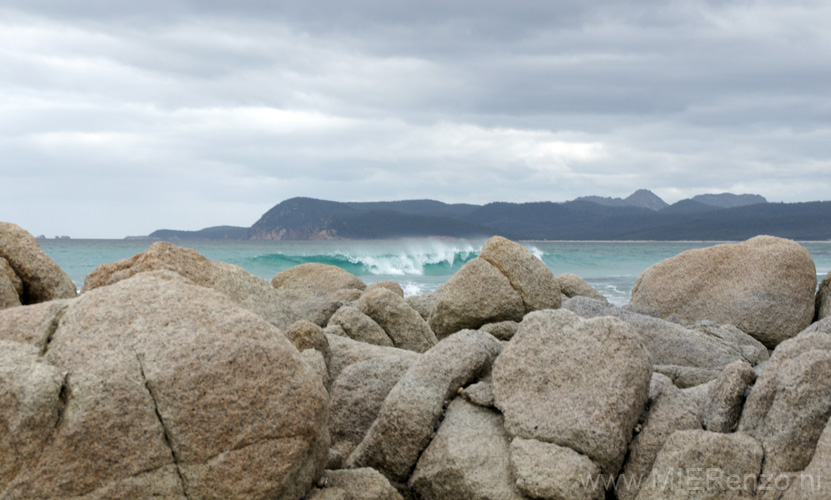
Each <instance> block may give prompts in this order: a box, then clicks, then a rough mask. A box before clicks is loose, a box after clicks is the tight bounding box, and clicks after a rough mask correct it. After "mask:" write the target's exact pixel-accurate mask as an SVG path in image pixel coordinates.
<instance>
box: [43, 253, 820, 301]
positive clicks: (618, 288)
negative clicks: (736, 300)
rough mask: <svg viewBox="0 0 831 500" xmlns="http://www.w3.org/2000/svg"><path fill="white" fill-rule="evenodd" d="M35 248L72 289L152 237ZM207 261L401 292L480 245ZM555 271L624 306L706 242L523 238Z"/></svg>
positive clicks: (436, 276) (440, 278)
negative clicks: (317, 272) (638, 288)
mask: <svg viewBox="0 0 831 500" xmlns="http://www.w3.org/2000/svg"><path fill="white" fill-rule="evenodd" d="M39 243H40V246H41V248H43V250H44V251H45V252H46V253H47V254H48V255H49V256H50V257H52V259H54V260H55V262H57V263H58V265H60V266H61V268H63V270H64V271H66V273H67V274H68V275H69V277H70V278H71V279H72V281H73V282H74V283H75V286H76V287H77V288H78V289H81V287H82V286H83V284H84V278H85V277H86V275H87V274H89V273H90V272H92V270H94V269H95V268H96V267H98V266H99V265H101V264H106V263H110V262H115V261H117V260H120V259H123V258H126V257H131V256H133V255H135V254H137V253H140V252H143V251H144V250H145V249H147V247H149V246H150V245H151V244H152V243H153V241H151V240H40V241H39ZM174 243H175V244H177V245H179V246H183V247H188V248H193V249H195V250H196V251H198V252H199V253H201V254H202V255H204V256H206V257H208V258H209V259H212V260H216V261H221V262H228V263H230V264H236V265H238V266H240V267H242V268H244V269H246V270H247V271H248V272H250V273H252V274H254V275H257V276H260V277H262V278H264V279H266V280H269V281H271V278H273V277H274V275H275V274H277V273H279V272H280V271H283V270H286V269H288V268H290V267H293V266H296V265H299V264H304V263H307V262H320V263H323V264H332V265H335V266H338V267H341V268H343V269H345V270H347V271H349V272H351V273H353V274H355V275H356V276H358V277H359V278H361V279H362V280H363V281H364V282H365V283H367V284H369V283H374V282H376V281H387V280H392V281H396V282H398V283H399V284H400V285H401V287H402V288H403V289H404V292H405V294H406V295H419V294H422V293H426V292H429V291H432V290H435V289H436V288H437V287H439V286H440V285H441V284H443V283H444V282H446V281H447V280H448V279H449V278H450V276H452V275H453V273H455V272H456V271H458V270H459V269H460V268H461V267H462V266H463V265H464V264H465V263H466V262H467V261H469V260H471V259H473V258H475V257H476V256H477V255H478V253H479V250H480V249H481V248H482V245H483V244H484V243H485V240H444V239H399V240H380V241H367V240H361V241H357V240H356V241H177V242H174ZM520 243H521V244H522V245H524V246H525V247H526V248H528V250H530V251H531V253H533V254H534V255H535V256H536V257H537V258H539V259H540V260H542V261H543V262H544V263H545V265H546V266H547V267H548V268H549V269H551V271H552V272H553V273H554V274H555V275H556V274H562V273H574V274H576V275H578V276H580V277H582V278H583V279H585V280H586V281H588V282H589V283H590V284H591V285H592V286H593V287H595V288H596V289H597V290H598V291H600V293H602V294H604V295H605V296H606V297H607V298H608V299H609V301H610V302H612V303H614V304H617V305H623V304H626V303H627V302H628V301H629V296H630V292H631V290H632V286H633V285H634V284H635V280H636V279H637V278H638V276H639V275H640V274H641V273H642V272H643V271H644V270H645V269H646V268H648V267H649V266H651V265H652V264H655V263H656V262H659V261H661V260H663V259H667V258H669V257H672V256H674V255H677V254H679V253H681V252H683V251H684V250H688V249H691V248H702V247H707V246H712V245H715V244H717V243H720V242H705V241H673V242H665V241H661V242H654V241H633V242H620V241H615V242H608V241H521V242H520ZM801 244H802V245H803V246H804V247H805V248H807V249H808V251H809V252H810V253H811V255H812V256H813V258H814V263H815V264H816V267H817V279H818V280H821V279H822V277H824V276H825V274H826V273H828V271H829V270H831V242H801Z"/></svg>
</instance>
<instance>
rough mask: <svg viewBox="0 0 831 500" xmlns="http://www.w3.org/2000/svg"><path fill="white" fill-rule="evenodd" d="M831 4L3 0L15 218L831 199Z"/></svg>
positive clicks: (1, 91)
mask: <svg viewBox="0 0 831 500" xmlns="http://www.w3.org/2000/svg"><path fill="white" fill-rule="evenodd" d="M829 26H831V2H828V1H826V0H818V1H801V0H788V1H785V0H782V1H712V2H702V1H694V0H683V1H667V0H632V1H627V2H621V1H619V0H609V1H598V0H593V1H590V2H587V1H583V0H574V1H567V0H557V1H542V0H537V1H533V2H522V1H519V2H518V1H516V0H513V1H511V2H508V1H492V0H476V1H457V0H453V1H449V0H440V1H432V0H428V1H419V2H400V1H394V0H378V1H344V0H324V1H315V0H297V1H291V0H289V1H281V2H273V1H266V0H261V1H233V2H232V1H219V0H211V1H193V2H186V1H175V0H174V1H170V0H164V1H162V0H143V1H142V2H136V1H130V2H126V1H113V0H73V1H72V2H66V1H62V0H61V1H46V0H25V1H18V0H6V1H4V2H2V4H0V190H2V192H1V193H0V220H6V221H11V222H15V223H17V224H19V225H21V226H23V227H24V228H26V229H28V230H29V231H30V232H32V233H34V234H36V235H37V234H46V235H48V236H54V235H56V234H68V235H71V236H73V237H116V238H120V237H123V236H126V235H137V234H147V233H149V232H151V231H153V230H155V229H158V228H174V229H200V228H203V227H206V226H212V225H222V224H230V225H240V226H248V225H251V224H252V223H253V222H255V221H256V220H257V219H258V218H259V217H260V215H262V213H263V212H265V211H266V210H268V209H269V208H270V207H271V206H273V205H275V204H276V203H278V202H280V201H282V200H284V199H287V198H291V197H295V196H309V197H315V198H322V199H330V200H338V201H373V200H396V199H414V198H432V199H437V200H441V201H445V202H467V203H487V202H490V201H511V202H525V201H543V200H547V201H566V200H569V199H573V198H575V197H577V196H583V195H590V194H596V195H602V196H621V197H624V196H627V195H629V194H630V193H632V192H633V191H635V190H636V189H639V188H647V189H651V190H652V191H654V192H655V193H656V194H658V195H659V196H661V197H662V198H664V200H666V201H667V202H670V203H672V202H675V201H678V200H681V199H683V198H687V197H691V196H693V195H695V194H701V193H720V192H725V191H730V192H734V193H757V194H761V195H763V196H765V197H766V198H767V199H768V200H769V201H786V202H795V201H811V200H829V199H831V194H830V193H831V29H829Z"/></svg>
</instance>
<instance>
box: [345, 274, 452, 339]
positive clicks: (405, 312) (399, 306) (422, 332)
mask: <svg viewBox="0 0 831 500" xmlns="http://www.w3.org/2000/svg"><path fill="white" fill-rule="evenodd" d="M355 307H356V308H357V309H358V310H359V311H361V312H362V313H364V314H366V315H367V316H369V317H370V318H372V320H373V321H375V322H376V323H378V325H380V326H381V328H383V329H384V332H386V334H387V336H388V337H389V338H390V340H392V343H393V344H394V345H395V347H398V348H400V349H407V350H410V351H415V352H424V351H426V350H427V349H430V348H431V347H433V346H434V345H436V342H437V340H436V336H435V335H434V334H433V331H432V330H430V327H429V326H428V325H427V322H426V321H424V318H422V317H421V315H420V314H418V312H416V310H415V309H413V308H412V307H410V306H408V305H407V303H406V302H404V299H402V298H401V297H399V296H398V295H396V294H395V293H393V292H391V291H389V290H387V289H386V288H376V289H374V290H370V291H367V292H366V293H364V294H363V296H362V297H361V298H360V299H358V301H357V302H356V303H355Z"/></svg>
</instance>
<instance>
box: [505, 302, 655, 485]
mask: <svg viewBox="0 0 831 500" xmlns="http://www.w3.org/2000/svg"><path fill="white" fill-rule="evenodd" d="M651 376H652V366H651V365H650V363H649V358H648V355H647V353H646V351H645V350H644V348H643V346H642V344H641V341H640V339H639V337H638V334H637V333H635V332H634V330H633V329H632V328H631V327H630V326H628V325H627V324H626V323H624V322H622V321H619V320H617V319H614V318H608V317H606V318H595V319H591V320H583V319H581V318H579V317H578V316H577V315H576V314H574V313H572V312H571V311H554V310H547V311H536V312H533V313H531V314H529V315H527V316H526V317H525V320H524V321H523V322H522V323H521V324H520V326H519V330H518V331H517V334H516V335H515V336H514V338H513V339H512V340H511V342H510V343H509V344H508V347H506V348H505V350H504V351H503V353H502V354H501V355H500V356H499V358H498V359H497V360H496V362H495V363H494V368H493V391H494V396H495V399H496V406H497V408H499V409H500V410H501V411H502V413H503V414H504V415H505V426H506V428H507V430H508V433H509V434H511V435H512V436H519V437H523V438H526V439H537V440H539V441H545V442H550V443H555V444H558V445H560V446H566V447H568V448H572V449H573V450H575V451H577V452H580V453H582V454H584V455H586V456H588V457H589V458H591V459H592V461H594V462H595V463H597V464H598V465H600V466H601V468H602V469H603V471H604V473H607V474H614V473H616V472H617V471H618V470H619V469H620V466H621V464H622V463H623V458H624V455H625V453H626V448H627V445H628V444H629V440H630V439H631V437H632V430H633V428H634V427H635V423H636V422H637V421H638V417H639V416H640V414H641V411H643V409H644V406H645V405H646V400H647V394H648V390H649V383H650V379H651Z"/></svg>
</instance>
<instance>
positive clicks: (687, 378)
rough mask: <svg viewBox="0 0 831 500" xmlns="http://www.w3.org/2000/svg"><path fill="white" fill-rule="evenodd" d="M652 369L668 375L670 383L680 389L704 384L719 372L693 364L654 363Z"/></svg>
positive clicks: (714, 377) (716, 376)
mask: <svg viewBox="0 0 831 500" xmlns="http://www.w3.org/2000/svg"><path fill="white" fill-rule="evenodd" d="M740 362H741V361H734V363H740ZM728 366H729V365H728ZM654 370H655V372H656V373H660V374H662V375H666V376H667V377H669V378H670V380H672V383H673V384H675V385H676V386H677V387H680V388H681V389H686V388H688V387H695V386H697V385H701V384H706V383H707V382H709V381H711V380H715V379H716V378H718V376H719V374H720V373H721V372H720V371H718V370H711V369H709V368H696V367H695V366H678V365H655V367H654Z"/></svg>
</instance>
